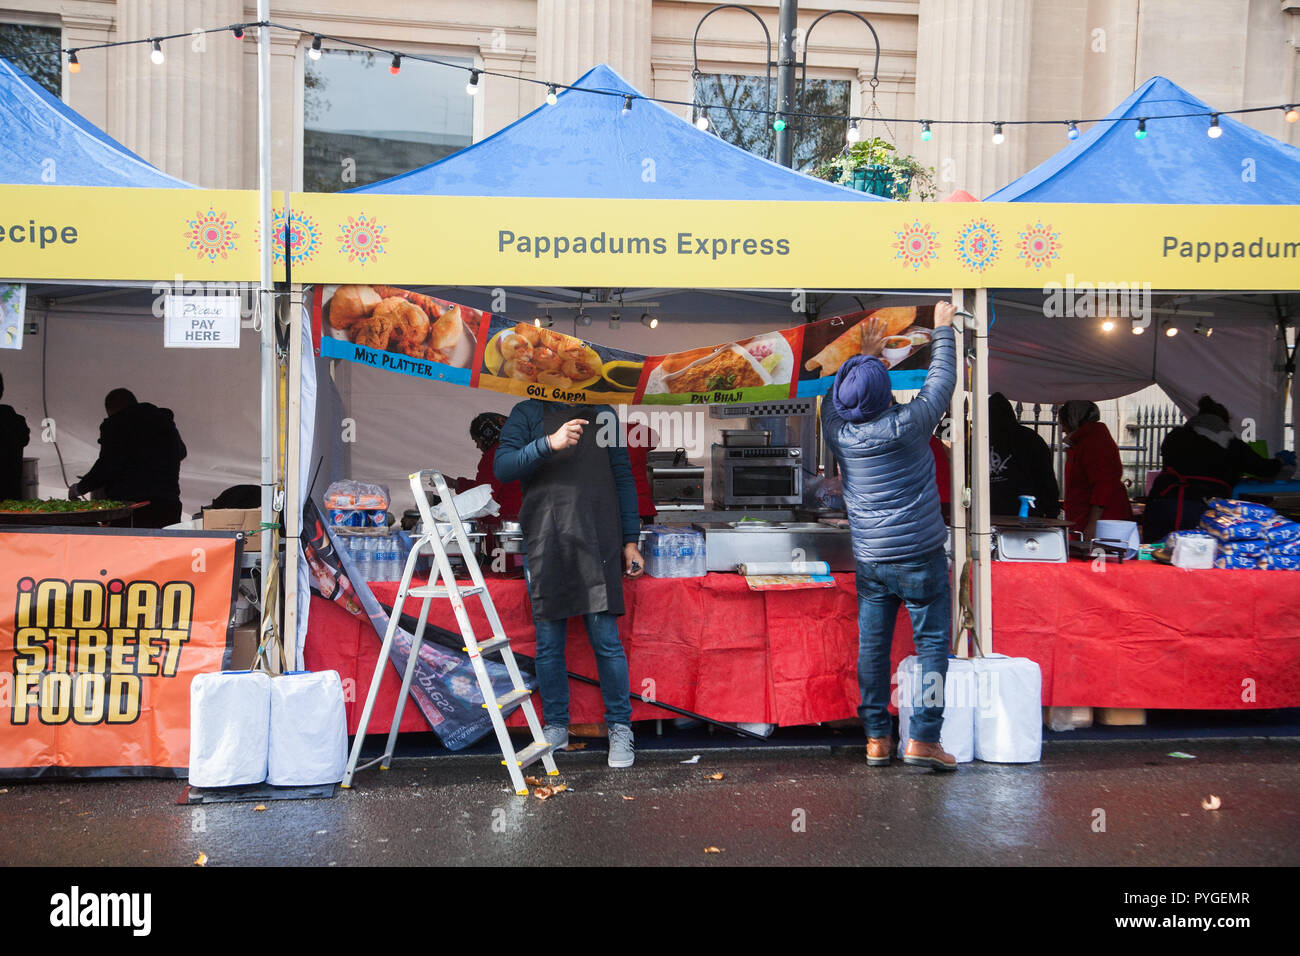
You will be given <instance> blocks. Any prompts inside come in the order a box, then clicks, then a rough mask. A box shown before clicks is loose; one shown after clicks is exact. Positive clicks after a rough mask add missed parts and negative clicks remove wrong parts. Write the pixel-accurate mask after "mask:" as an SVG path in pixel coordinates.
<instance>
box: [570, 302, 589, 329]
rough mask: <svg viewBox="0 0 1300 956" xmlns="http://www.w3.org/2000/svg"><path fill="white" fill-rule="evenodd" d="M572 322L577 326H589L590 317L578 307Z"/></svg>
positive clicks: (584, 310)
mask: <svg viewBox="0 0 1300 956" xmlns="http://www.w3.org/2000/svg"><path fill="white" fill-rule="evenodd" d="M574 321H575V322H577V323H578V324H579V325H591V315H590V314H588V312H587V310H586V309H584V308H582V307H581V306H579V307H578V314H577V315H576V316H574Z"/></svg>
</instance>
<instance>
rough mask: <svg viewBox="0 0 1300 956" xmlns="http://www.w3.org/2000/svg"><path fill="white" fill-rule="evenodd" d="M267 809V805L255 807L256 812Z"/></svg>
mask: <svg viewBox="0 0 1300 956" xmlns="http://www.w3.org/2000/svg"><path fill="white" fill-rule="evenodd" d="M265 809H266V804H265V803H259V804H258V805H257V806H255V807H253V810H254V811H259V810H265Z"/></svg>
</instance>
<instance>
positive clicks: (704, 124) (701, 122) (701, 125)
mask: <svg viewBox="0 0 1300 956" xmlns="http://www.w3.org/2000/svg"><path fill="white" fill-rule="evenodd" d="M695 128H696V129H698V130H706V129H708V128H709V118H708V117H707V116H705V115H704V114H703V113H701V114H700V115H699V116H697V117H695Z"/></svg>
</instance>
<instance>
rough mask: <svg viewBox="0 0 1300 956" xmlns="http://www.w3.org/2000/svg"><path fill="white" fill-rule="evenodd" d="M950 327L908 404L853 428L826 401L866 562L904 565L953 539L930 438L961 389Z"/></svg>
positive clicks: (829, 433) (825, 416) (856, 545)
mask: <svg viewBox="0 0 1300 956" xmlns="http://www.w3.org/2000/svg"><path fill="white" fill-rule="evenodd" d="M956 381H957V379H956V347H955V345H954V342H953V333H952V329H951V328H947V327H944V328H940V329H935V332H934V337H933V338H932V339H931V345H930V371H929V374H927V375H926V377H925V386H924V387H923V388H922V389H921V391H920V392H919V393H918V394H917V396H916V397H915V398H914V399H912V400H911V401H910V402H908V403H907V404H906V405H891V406H890V407H889V408H888V409H886V410H885V411H884V412H882V413H881V414H880V415H878V416H876V417H875V418H873V419H872V420H871V421H869V422H863V423H862V424H860V425H854V424H850V423H849V422H846V421H845V420H844V419H843V418H841V417H840V415H839V413H838V412H837V411H836V410H835V403H834V402H833V401H832V399H831V396H829V395H828V396H827V397H826V398H825V399H824V400H823V401H822V431H823V433H824V434H825V436H826V440H827V443H828V444H829V445H830V447H831V450H832V452H833V453H834V455H835V459H836V461H838V462H839V465H840V471H841V472H842V474H843V481H844V503H845V506H846V507H847V508H848V513H849V528H850V529H851V530H852V532H853V553H854V555H855V556H856V557H857V559H858V560H859V561H867V562H877V561H904V560H907V559H909V558H914V557H919V556H920V555H922V554H925V553H927V552H930V551H934V550H935V549H937V548H942V547H943V545H944V541H945V540H946V539H947V537H948V529H947V528H946V527H945V526H944V523H943V513H942V512H941V511H940V509H939V492H938V490H937V488H936V486H935V483H934V456H933V454H932V453H931V452H930V435H931V434H932V433H933V432H934V429H935V426H936V425H938V424H939V420H940V419H942V418H943V416H944V414H945V413H946V412H947V410H948V403H949V401H950V400H951V399H952V390H953V386H954V385H955V384H956Z"/></svg>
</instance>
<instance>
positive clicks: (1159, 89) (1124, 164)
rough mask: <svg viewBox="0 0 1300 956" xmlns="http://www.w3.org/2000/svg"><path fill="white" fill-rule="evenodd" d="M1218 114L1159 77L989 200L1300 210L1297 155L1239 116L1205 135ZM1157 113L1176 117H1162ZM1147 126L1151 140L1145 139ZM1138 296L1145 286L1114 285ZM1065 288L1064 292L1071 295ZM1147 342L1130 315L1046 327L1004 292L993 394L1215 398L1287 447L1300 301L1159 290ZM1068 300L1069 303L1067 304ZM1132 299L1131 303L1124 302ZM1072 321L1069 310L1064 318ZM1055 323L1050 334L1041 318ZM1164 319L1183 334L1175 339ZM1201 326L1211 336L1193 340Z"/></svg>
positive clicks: (1281, 294) (1037, 305) (1029, 297)
mask: <svg viewBox="0 0 1300 956" xmlns="http://www.w3.org/2000/svg"><path fill="white" fill-rule="evenodd" d="M1212 110H1213V107H1211V106H1209V105H1208V104H1206V103H1204V102H1203V101H1201V100H1200V99H1198V98H1196V97H1195V96H1193V95H1192V94H1191V93H1189V92H1187V91H1186V90H1184V89H1182V88H1181V87H1180V86H1178V85H1177V84H1175V83H1172V82H1170V81H1169V80H1167V79H1165V78H1164V77H1159V76H1157V77H1153V78H1151V79H1150V80H1148V81H1147V82H1146V83H1144V84H1142V86H1141V87H1140V88H1138V89H1137V90H1136V91H1135V92H1134V93H1133V95H1132V96H1130V97H1128V99H1126V100H1125V101H1124V102H1123V103H1121V104H1120V105H1119V106H1117V107H1116V108H1115V109H1114V110H1113V111H1112V112H1111V113H1110V114H1108V115H1107V117H1106V118H1105V119H1104V120H1101V121H1099V122H1098V123H1096V124H1095V125H1094V126H1093V127H1092V128H1091V129H1089V130H1087V131H1086V132H1084V133H1083V134H1082V135H1081V136H1080V137H1079V138H1078V139H1077V140H1075V141H1074V142H1072V143H1070V145H1068V146H1067V147H1066V148H1064V149H1062V150H1061V151H1060V152H1059V153H1057V154H1056V155H1054V156H1052V157H1051V158H1050V159H1048V160H1047V161H1045V162H1043V163H1041V164H1040V165H1038V166H1037V167H1035V168H1034V169H1031V170H1030V171H1029V172H1027V173H1025V174H1024V175H1023V176H1021V177H1020V178H1018V179H1016V180H1015V181H1014V182H1011V183H1009V184H1007V185H1006V186H1004V187H1002V188H1001V189H999V190H997V191H996V192H994V193H993V194H992V195H990V196H989V197H988V198H987V200H986V201H988V202H1062V203H1066V202H1068V203H1170V204H1179V203H1182V204H1204V205H1273V204H1295V203H1296V202H1297V201H1300V149H1297V148H1296V147H1294V146H1290V145H1288V144H1286V143H1283V142H1281V141H1280V140H1277V139H1274V138H1273V137H1271V136H1268V135H1266V134H1264V133H1261V132H1259V131H1258V130H1255V129H1253V128H1252V127H1250V126H1247V125H1246V124H1244V123H1242V122H1240V121H1238V120H1235V119H1233V118H1232V117H1231V116H1220V117H1219V128H1220V129H1221V130H1222V134H1221V135H1220V136H1219V137H1217V138H1212V137H1210V136H1208V135H1207V130H1208V128H1209V120H1208V119H1207V118H1206V117H1205V116H1204V115H1202V116H1199V117H1196V116H1181V117H1179V114H1184V113H1197V112H1199V113H1206V112H1210V111H1212ZM1161 116H1174V117H1179V118H1173V119H1159V117H1161ZM1144 117H1145V118H1146V119H1148V120H1149V121H1151V122H1149V123H1148V125H1147V132H1146V136H1144V137H1142V138H1140V139H1139V138H1138V137H1136V136H1135V135H1134V134H1135V133H1136V132H1137V129H1138V124H1137V122H1136V120H1137V119H1140V118H1144ZM1111 278H1112V279H1113V281H1115V282H1122V281H1127V282H1129V283H1134V284H1136V285H1138V286H1139V287H1140V285H1141V283H1142V281H1143V280H1142V276H1140V275H1133V276H1114V277H1111ZM1067 291H1068V290H1067ZM1153 296H1154V297H1153V298H1151V297H1148V305H1150V306H1153V307H1154V311H1153V312H1152V313H1150V314H1149V315H1148V318H1149V320H1150V328H1149V329H1148V330H1147V334H1143V335H1133V334H1131V332H1130V330H1131V326H1130V322H1129V321H1128V316H1127V315H1121V316H1120V317H1119V321H1118V323H1117V325H1116V329H1115V331H1113V332H1111V333H1110V334H1106V333H1104V332H1102V331H1101V330H1100V326H1099V320H1098V319H1097V318H1096V317H1095V313H1094V314H1091V315H1088V316H1084V317H1079V318H1074V319H1070V318H1047V317H1045V310H1044V305H1045V296H1044V294H1040V293H1012V292H1007V291H1000V292H998V293H997V295H996V308H997V315H998V322H997V324H996V326H994V328H993V330H992V332H991V334H990V339H989V375H990V379H991V384H992V387H993V388H995V389H1001V390H1002V391H1003V392H1005V393H1006V394H1007V395H1008V396H1009V397H1011V398H1012V399H1013V400H1016V399H1019V400H1023V401H1027V402H1045V403H1052V402H1061V401H1065V400H1067V399H1072V398H1086V399H1093V400H1097V399H1104V398H1117V397H1119V396H1121V395H1126V394H1129V393H1131V392H1134V391H1137V390H1139V389H1141V388H1144V387H1146V386H1148V385H1152V384H1158V385H1160V386H1161V387H1162V388H1163V389H1164V390H1165V392H1166V393H1167V394H1168V395H1169V396H1170V398H1172V399H1173V400H1174V402H1175V403H1177V404H1178V406H1179V407H1180V408H1181V409H1182V410H1183V411H1184V413H1190V412H1191V411H1192V410H1193V409H1194V408H1195V404H1196V399H1197V397H1198V396H1200V395H1201V394H1203V393H1205V392H1207V391H1208V392H1211V393H1212V394H1213V395H1214V397H1215V398H1216V399H1218V400H1219V401H1221V402H1223V403H1224V404H1225V405H1226V406H1227V407H1228V408H1229V409H1230V410H1231V411H1232V412H1233V413H1234V415H1235V416H1237V417H1238V418H1242V417H1250V418H1253V419H1254V420H1255V422H1256V424H1257V429H1258V431H1257V434H1258V437H1260V438H1264V439H1266V440H1267V441H1268V443H1269V447H1270V449H1279V448H1281V447H1282V441H1283V434H1282V433H1283V402H1282V400H1281V396H1283V395H1284V394H1285V389H1286V375H1285V372H1279V365H1280V364H1281V362H1282V360H1283V357H1284V355H1283V349H1284V347H1285V337H1284V332H1283V331H1282V324H1281V323H1283V322H1284V321H1285V320H1284V319H1283V316H1284V315H1285V314H1286V310H1287V308H1288V306H1289V310H1290V314H1291V315H1294V314H1295V313H1296V311H1297V308H1300V296H1298V295H1296V294H1295V293H1293V292H1292V291H1291V290H1278V292H1277V293H1262V294H1251V295H1246V294H1242V293H1235V294H1216V293H1212V292H1211V293H1195V294H1191V293H1188V294H1180V293H1179V290H1154V292H1153ZM1067 301H1068V300H1067ZM1121 301H1122V300H1121ZM1067 314H1068V313H1067ZM1049 321H1050V322H1052V325H1051V326H1050V328H1049V327H1047V326H1045V325H1044V323H1045V322H1049ZM1165 323H1172V324H1173V325H1174V326H1175V327H1177V328H1179V330H1180V331H1181V332H1182V333H1183V334H1180V335H1178V336H1177V337H1174V338H1170V337H1168V336H1166V335H1164V334H1159V333H1161V332H1162V331H1164V326H1165ZM1197 323H1199V324H1200V326H1201V327H1202V329H1204V328H1212V329H1213V331H1214V334H1213V338H1209V337H1206V336H1204V335H1196V334H1192V333H1193V332H1194V326H1195V325H1196V324H1197Z"/></svg>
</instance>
